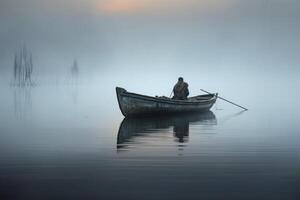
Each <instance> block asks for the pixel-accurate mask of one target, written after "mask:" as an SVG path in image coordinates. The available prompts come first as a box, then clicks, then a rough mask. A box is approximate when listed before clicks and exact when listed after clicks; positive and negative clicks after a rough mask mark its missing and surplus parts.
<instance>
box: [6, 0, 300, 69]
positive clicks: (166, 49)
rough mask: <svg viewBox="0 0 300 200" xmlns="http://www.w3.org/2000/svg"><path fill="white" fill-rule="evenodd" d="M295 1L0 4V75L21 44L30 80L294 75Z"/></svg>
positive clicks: (299, 6)
mask: <svg viewBox="0 0 300 200" xmlns="http://www.w3.org/2000/svg"><path fill="white" fill-rule="evenodd" d="M299 11H300V1H297V0H272V1H270V0H260V1H258V0H252V1H248V0H210V1H205V0H185V1H182V0H51V1H47V0H1V1H0V44H1V46H0V70H1V71H2V72H3V71H5V70H10V69H11V66H12V64H13V54H14V52H15V51H16V50H17V49H18V48H19V47H20V46H22V44H24V43H25V44H26V45H27V46H28V48H29V49H30V50H31V51H32V52H33V55H34V62H35V65H36V70H37V73H41V74H42V73H53V72H54V71H61V72H64V71H65V70H67V68H68V67H69V65H71V64H72V61H73V59H74V58H76V59H77V60H78V62H79V64H80V66H81V67H82V68H84V69H82V70H83V71H87V72H89V71H90V72H95V71H96V72H103V73H106V72H107V71H112V72H113V71H116V70H118V71H121V72H122V71H126V70H127V69H132V70H136V69H143V68H147V69H148V68H151V69H154V70H155V69H165V70H166V71H169V70H180V69H182V68H185V69H189V70H192V71H193V70H195V69H197V68H199V67H201V69H202V70H204V71H205V70H216V71H217V70H221V71H222V70H223V71H224V70H245V71H251V70H256V71H260V70H261V71H262V72H263V71H264V70H262V69H267V70H268V71H270V70H284V71H286V72H294V71H297V69H298V68H299V67H298V65H299V63H300V61H299V56H298V54H299V52H300V51H299V49H300V38H299V34H300V26H299V21H300V12H299Z"/></svg>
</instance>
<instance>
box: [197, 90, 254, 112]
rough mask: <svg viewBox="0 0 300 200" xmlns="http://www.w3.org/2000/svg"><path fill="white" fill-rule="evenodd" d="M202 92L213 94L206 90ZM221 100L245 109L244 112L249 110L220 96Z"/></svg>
mask: <svg viewBox="0 0 300 200" xmlns="http://www.w3.org/2000/svg"><path fill="white" fill-rule="evenodd" d="M200 90H201V91H203V92H205V93H207V94H212V93H210V92H207V91H205V90H203V89H200ZM217 97H218V98H219V99H222V100H224V101H226V102H228V103H231V104H233V105H235V106H237V107H240V108H242V109H244V110H248V109H247V108H245V107H243V106H240V105H238V104H236V103H233V102H232V101H229V100H227V99H224V98H222V97H220V96H219V95H218V96H217Z"/></svg>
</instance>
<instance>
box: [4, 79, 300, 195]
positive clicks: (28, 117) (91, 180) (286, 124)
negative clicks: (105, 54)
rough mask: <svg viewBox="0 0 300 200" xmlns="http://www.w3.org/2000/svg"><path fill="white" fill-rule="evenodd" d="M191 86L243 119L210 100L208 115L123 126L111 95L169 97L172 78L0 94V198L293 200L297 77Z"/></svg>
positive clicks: (297, 162) (299, 149) (298, 163)
mask: <svg viewBox="0 0 300 200" xmlns="http://www.w3.org/2000/svg"><path fill="white" fill-rule="evenodd" d="M208 76H209V77H212V75H211V74H208ZM192 77H193V76H190V80H189V79H188V78H186V80H187V81H188V82H189V84H190V90H191V95H194V94H200V93H201V92H200V91H199V88H205V89H207V90H210V91H212V92H219V93H220V95H221V96H222V95H223V97H225V98H229V99H230V100H233V101H235V102H237V103H240V104H242V105H243V106H246V107H248V108H249V111H246V112H242V111H241V109H240V108H237V107H234V106H232V105H230V104H228V103H226V102H222V101H221V100H218V101H217V103H216V104H215V106H214V107H213V108H212V109H211V112H208V113H202V114H190V115H179V116H177V115H176V116H166V117H163V116H159V117H152V118H140V119H124V117H123V116H122V114H121V112H120V110H119V108H118V104H117V99H116V95H115V90H114V87H115V86H123V87H124V86H125V88H126V89H127V90H129V91H133V92H138V93H143V94H148V95H155V94H157V95H165V96H168V95H169V91H170V90H171V88H172V84H173V82H174V81H176V77H174V79H173V80H172V79H168V78H166V81H163V79H161V81H159V82H156V83H155V84H153V85H152V86H151V84H149V83H148V84H147V81H148V80H149V81H150V80H151V78H150V77H149V78H147V77H144V82H140V81H139V79H140V78H141V77H139V78H131V79H130V80H129V78H124V83H123V82H120V81H119V80H121V79H111V81H109V78H105V77H102V78H100V79H93V80H91V79H89V80H88V79H86V81H82V82H83V83H78V84H44V85H37V86H34V87H26V88H18V87H10V86H9V85H8V84H7V85H2V87H1V102H0V110H1V114H0V119H1V125H0V129H1V135H0V149H1V151H0V162H1V165H0V177H1V179H0V180H1V182H0V185H1V187H0V191H1V192H0V194H1V198H3V199H58V198H60V199H117V198H122V199H156V198H164V199H183V198H184V199H199V198H204V199H223V198H236V199H246V198H247V199H297V198H299V192H298V189H299V186H300V183H299V181H300V175H299V169H300V159H299V156H300V146H299V139H300V135H299V128H300V125H299V114H300V110H299V109H298V108H297V105H298V100H299V97H298V95H297V93H296V91H297V90H299V81H297V79H296V76H294V75H289V76H288V77H283V76H282V74H280V75H274V74H273V75H272V77H269V78H259V77H258V76H252V77H246V76H243V80H240V79H238V78H236V79H237V80H234V79H233V77H230V76H227V77H222V76H218V77H215V79H211V80H209V77H207V78H206V80H205V81H203V82H201V81H199V80H198V79H197V78H192ZM255 77H256V79H255ZM293 77H294V78H293ZM204 79H205V78H204V77H203V78H202V80H204ZM226 79H227V80H231V81H227V82H226V81H225V80H226ZM172 81H173V82H172ZM125 82H127V83H128V85H127V87H126V85H125ZM254 82H255V84H253V83H254ZM103 83H105V84H103ZM135 83H136V84H135ZM238 83H241V84H238ZM159 84H161V85H164V87H163V89H161V87H158V86H157V85H159ZM218 84H219V85H220V86H219V88H217V87H216V86H217V85H218ZM201 85H202V86H203V87H201ZM259 85H261V86H259ZM291 91H294V92H291Z"/></svg>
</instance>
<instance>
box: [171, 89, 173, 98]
mask: <svg viewBox="0 0 300 200" xmlns="http://www.w3.org/2000/svg"><path fill="white" fill-rule="evenodd" d="M172 94H173V90H172V92H171V94H170V98H171V97H172Z"/></svg>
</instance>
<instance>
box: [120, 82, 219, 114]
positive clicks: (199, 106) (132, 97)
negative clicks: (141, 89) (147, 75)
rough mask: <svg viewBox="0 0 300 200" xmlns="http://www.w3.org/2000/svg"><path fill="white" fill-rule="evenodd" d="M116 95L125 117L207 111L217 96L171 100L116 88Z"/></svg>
mask: <svg viewBox="0 0 300 200" xmlns="http://www.w3.org/2000/svg"><path fill="white" fill-rule="evenodd" d="M116 93H117V98H118V103H119V107H120V110H121V112H122V114H123V115H124V116H126V117H127V116H137V115H158V114H173V113H183V112H203V111H208V110H209V109H210V108H211V107H212V106H213V105H214V103H215V102H216V99H217V95H215V94H212V95H200V96H197V98H200V99H201V97H202V100H194V101H188V100H173V99H170V98H159V97H150V96H145V95H139V94H135V93H130V92H127V91H126V90H125V89H123V88H119V87H117V88H116ZM204 97H206V98H204ZM190 99H192V98H190Z"/></svg>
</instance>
